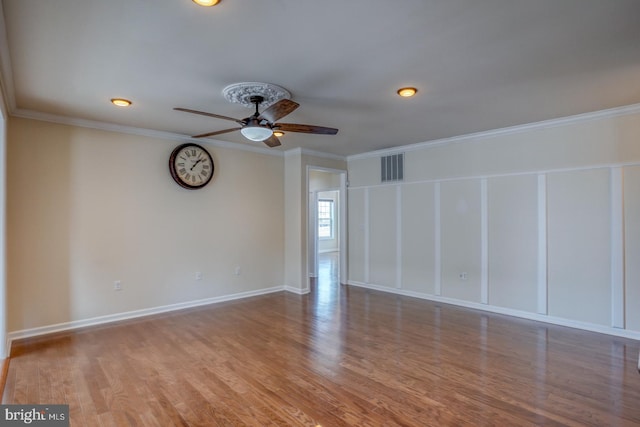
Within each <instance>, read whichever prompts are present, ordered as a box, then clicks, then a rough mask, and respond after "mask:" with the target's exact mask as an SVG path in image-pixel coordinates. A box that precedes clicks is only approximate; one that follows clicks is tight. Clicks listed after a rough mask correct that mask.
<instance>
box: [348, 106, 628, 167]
mask: <svg viewBox="0 0 640 427" xmlns="http://www.w3.org/2000/svg"><path fill="white" fill-rule="evenodd" d="M636 113H640V104H632V105H626V106H623V107H616V108H610V109H607V110H599V111H593V112H590V113H583V114H576V115H574V116H567V117H560V118H556V119H550V120H543V121H540V122H533V123H528V124H524V125H517V126H510V127H506V128H500V129H493V130H489V131H484V132H476V133H470V134H466V135H460V136H453V137H450V138H441V139H434V140H432V141H424V142H419V143H416V144H409V145H404V146H399V147H393V148H386V149H383V150H376V151H369V152H366V153H362V154H354V155H351V156H347V161H351V160H361V159H367V158H371V157H379V156H385V155H387V154H393V153H395V152H397V151H404V152H407V151H414V150H420V149H423V148H431V147H434V146H440V145H447V144H456V143H463V142H476V141H478V140H482V139H487V138H493V137H496V136H500V135H513V134H517V133H522V132H529V131H532V130H540V129H548V128H554V127H559V126H565V125H572V124H575V123H580V122H584V121H590V120H597V119H602V118H610V117H619V116H626V115H629V114H636Z"/></svg>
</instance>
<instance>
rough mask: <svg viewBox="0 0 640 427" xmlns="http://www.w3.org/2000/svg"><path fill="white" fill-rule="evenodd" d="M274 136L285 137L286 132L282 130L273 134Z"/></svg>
mask: <svg viewBox="0 0 640 427" xmlns="http://www.w3.org/2000/svg"><path fill="white" fill-rule="evenodd" d="M273 136H284V132H282V131H281V130H276V131H274V132H273Z"/></svg>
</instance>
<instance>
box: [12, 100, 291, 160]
mask: <svg viewBox="0 0 640 427" xmlns="http://www.w3.org/2000/svg"><path fill="white" fill-rule="evenodd" d="M11 115H12V116H13V117H20V118H24V119H32V120H39V121H43V122H50V123H57V124H63V125H70V126H78V127H83V128H89V129H97V130H104V131H108V132H118V133H124V134H129V135H137V136H146V137H149V138H160V139H167V140H170V141H178V142H184V141H189V140H191V137H190V136H189V135H183V134H179V133H173V132H164V131H158V130H152V129H144V128H138V127H134V126H123V125H117V124H114V123H106V122H101V121H97V120H87V119H79V118H75V117H67V116H60V115H56V114H49V113H41V112H39V111H33V110H22V109H16V110H15V111H13V113H12V114H11ZM199 141H206V142H207V143H208V144H209V145H213V146H214V147H220V148H229V149H232V150H241V151H249V152H252V153H260V154H268V155H270V156H278V157H283V156H284V153H283V151H281V150H273V149H270V148H262V147H260V146H257V145H256V146H253V145H249V144H241V143H237V142H228V141H219V140H216V139H211V138H201V139H199Z"/></svg>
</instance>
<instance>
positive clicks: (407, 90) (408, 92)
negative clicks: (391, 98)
mask: <svg viewBox="0 0 640 427" xmlns="http://www.w3.org/2000/svg"><path fill="white" fill-rule="evenodd" d="M416 93H418V89H416V88H415V87H403V88H400V89H398V95H400V96H401V97H403V98H409V97H412V96H413V95H415V94H416Z"/></svg>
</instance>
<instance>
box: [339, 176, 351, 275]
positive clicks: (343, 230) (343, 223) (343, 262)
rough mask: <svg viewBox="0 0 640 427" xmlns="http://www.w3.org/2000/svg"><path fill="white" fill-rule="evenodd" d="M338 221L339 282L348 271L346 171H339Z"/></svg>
mask: <svg viewBox="0 0 640 427" xmlns="http://www.w3.org/2000/svg"><path fill="white" fill-rule="evenodd" d="M339 197H340V206H339V208H340V223H339V224H338V227H339V236H340V241H339V242H338V246H339V247H340V283H347V276H348V275H349V273H348V269H347V267H348V265H347V263H348V262H349V261H348V259H349V258H348V256H347V254H348V252H347V251H348V250H349V248H348V246H347V245H348V241H349V237H348V236H347V232H348V230H349V224H347V204H348V201H347V171H343V172H342V173H340V196H339Z"/></svg>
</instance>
